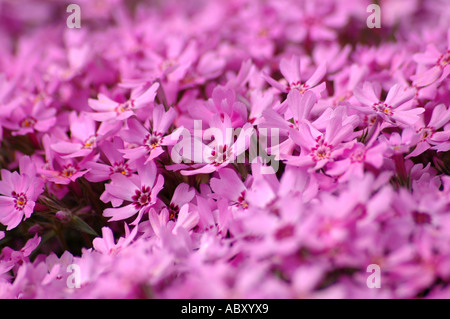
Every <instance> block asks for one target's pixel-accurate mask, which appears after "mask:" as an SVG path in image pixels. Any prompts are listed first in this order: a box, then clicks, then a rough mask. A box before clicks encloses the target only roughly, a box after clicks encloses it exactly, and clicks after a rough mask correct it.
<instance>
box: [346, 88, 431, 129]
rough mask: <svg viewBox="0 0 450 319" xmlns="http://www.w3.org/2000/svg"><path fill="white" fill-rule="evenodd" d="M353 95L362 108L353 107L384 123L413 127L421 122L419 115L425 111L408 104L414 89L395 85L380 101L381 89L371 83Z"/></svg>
mask: <svg viewBox="0 0 450 319" xmlns="http://www.w3.org/2000/svg"><path fill="white" fill-rule="evenodd" d="M353 94H354V96H355V97H356V99H358V101H359V102H360V103H361V104H362V106H359V105H356V106H353V107H354V108H355V109H357V110H358V111H361V112H362V113H364V114H376V115H377V116H378V117H379V118H381V119H382V120H383V122H387V123H389V124H396V123H397V122H398V123H400V124H403V125H413V124H414V123H415V122H416V121H418V120H419V114H421V113H423V112H424V111H425V110H424V109H423V108H420V107H416V108H412V107H411V105H410V104H409V103H407V102H409V101H411V100H412V98H413V97H414V95H415V93H414V91H413V90H412V89H408V88H406V89H405V88H402V87H401V86H400V85H399V84H395V85H394V86H392V87H391V89H390V90H389V92H388V94H387V96H386V99H385V100H384V101H381V100H380V94H381V87H380V86H378V85H374V84H373V83H370V82H364V84H362V85H359V86H357V87H356V88H355V89H354V90H353Z"/></svg>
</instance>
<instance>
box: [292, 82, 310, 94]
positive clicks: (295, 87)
mask: <svg viewBox="0 0 450 319" xmlns="http://www.w3.org/2000/svg"><path fill="white" fill-rule="evenodd" d="M308 89H309V85H308V84H306V83H304V84H301V82H300V81H297V82H292V83H291V85H290V86H288V87H287V90H288V91H290V90H297V91H299V92H300V94H304V93H305V92H306V91H308Z"/></svg>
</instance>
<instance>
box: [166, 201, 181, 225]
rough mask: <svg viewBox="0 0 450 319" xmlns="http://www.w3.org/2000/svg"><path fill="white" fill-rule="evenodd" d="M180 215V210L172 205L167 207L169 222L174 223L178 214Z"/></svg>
mask: <svg viewBox="0 0 450 319" xmlns="http://www.w3.org/2000/svg"><path fill="white" fill-rule="evenodd" d="M179 213H180V208H179V207H178V205H175V204H174V203H170V205H169V220H172V221H176V220H177V219H178V214H179Z"/></svg>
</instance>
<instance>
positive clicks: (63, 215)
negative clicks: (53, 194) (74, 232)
mask: <svg viewBox="0 0 450 319" xmlns="http://www.w3.org/2000/svg"><path fill="white" fill-rule="evenodd" d="M56 218H58V219H59V220H60V221H61V222H62V223H68V222H70V221H71V220H72V213H71V212H70V211H67V210H60V211H57V212H56Z"/></svg>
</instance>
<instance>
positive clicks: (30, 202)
mask: <svg viewBox="0 0 450 319" xmlns="http://www.w3.org/2000/svg"><path fill="white" fill-rule="evenodd" d="M19 171H20V173H18V172H12V173H11V172H10V171H8V170H6V169H2V170H1V177H2V180H1V181H0V195H1V196H0V208H1V209H0V222H1V223H2V224H3V225H6V226H7V230H11V229H13V228H15V227H17V225H19V224H20V222H21V221H22V220H23V219H24V218H25V219H27V218H29V217H30V216H31V214H32V213H33V209H34V206H35V203H36V200H37V198H38V197H39V195H40V194H41V193H42V191H43V183H42V181H41V180H40V179H39V178H38V177H37V176H36V168H35V167H34V165H33V164H32V162H31V160H30V158H29V157H22V158H21V160H20V168H19Z"/></svg>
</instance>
